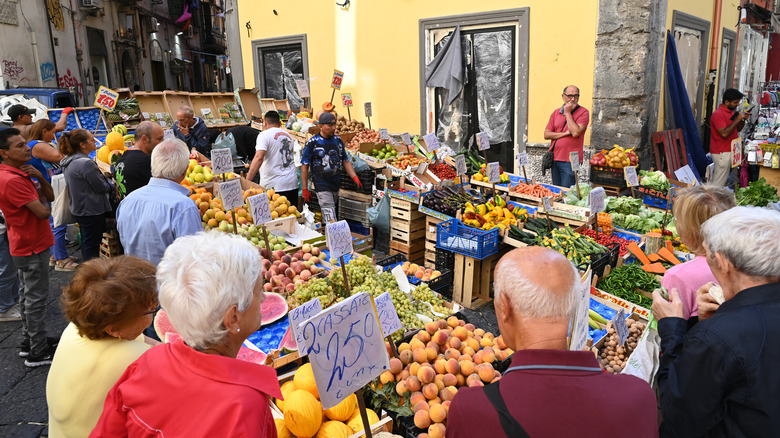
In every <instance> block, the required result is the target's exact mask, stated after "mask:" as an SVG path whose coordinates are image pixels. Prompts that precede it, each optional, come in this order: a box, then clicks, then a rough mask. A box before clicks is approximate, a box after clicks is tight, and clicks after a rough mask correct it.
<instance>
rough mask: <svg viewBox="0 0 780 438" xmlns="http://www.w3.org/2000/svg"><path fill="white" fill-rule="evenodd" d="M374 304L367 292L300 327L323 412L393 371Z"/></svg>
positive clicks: (331, 308) (333, 307) (325, 311)
mask: <svg viewBox="0 0 780 438" xmlns="http://www.w3.org/2000/svg"><path fill="white" fill-rule="evenodd" d="M372 301H373V300H372V299H371V295H369V294H367V293H365V292H364V293H360V294H357V295H353V296H351V297H349V298H347V299H346V300H344V301H342V302H340V303H338V304H336V305H334V306H331V307H329V308H328V309H326V310H324V311H322V312H320V313H318V314H317V315H315V316H314V317H312V318H310V319H308V320H306V321H304V322H303V323H301V324H300V325H299V326H298V331H299V332H300V333H301V334H302V336H303V345H304V350H305V352H306V354H307V355H308V356H309V361H310V362H311V366H312V371H313V372H314V381H315V382H316V383H317V389H318V391H319V393H320V401H321V402H322V408H323V409H329V408H332V407H333V406H336V405H337V404H339V403H340V402H341V401H343V400H344V399H345V398H347V397H349V395H350V394H352V393H354V392H355V391H357V390H358V389H360V388H362V387H363V386H365V385H367V384H368V383H369V382H371V380H373V379H374V378H376V377H377V376H378V375H380V374H381V373H382V372H383V371H385V370H387V369H389V368H390V360H389V357H388V355H387V350H386V349H385V339H384V337H383V336H382V330H381V329H380V328H379V324H378V322H377V315H376V311H375V310H374V304H373V302H372Z"/></svg>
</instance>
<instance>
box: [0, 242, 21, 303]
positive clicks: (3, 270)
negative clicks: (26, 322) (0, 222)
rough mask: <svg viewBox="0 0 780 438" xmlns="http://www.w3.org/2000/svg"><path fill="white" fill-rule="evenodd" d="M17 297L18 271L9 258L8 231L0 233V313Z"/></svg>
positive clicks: (12, 260)
mask: <svg viewBox="0 0 780 438" xmlns="http://www.w3.org/2000/svg"><path fill="white" fill-rule="evenodd" d="M17 298H19V271H18V270H17V269H16V265H15V264H14V259H12V258H11V252H10V248H9V246H8V233H3V234H0V313H2V312H7V311H8V309H10V308H11V307H12V306H13V305H14V303H15V302H16V299H17Z"/></svg>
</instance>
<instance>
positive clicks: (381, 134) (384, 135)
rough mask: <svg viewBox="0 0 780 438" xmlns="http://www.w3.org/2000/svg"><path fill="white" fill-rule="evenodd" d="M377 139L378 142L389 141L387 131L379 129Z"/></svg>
mask: <svg viewBox="0 0 780 438" xmlns="http://www.w3.org/2000/svg"><path fill="white" fill-rule="evenodd" d="M379 139H380V140H390V136H389V135H387V129H385V128H379Z"/></svg>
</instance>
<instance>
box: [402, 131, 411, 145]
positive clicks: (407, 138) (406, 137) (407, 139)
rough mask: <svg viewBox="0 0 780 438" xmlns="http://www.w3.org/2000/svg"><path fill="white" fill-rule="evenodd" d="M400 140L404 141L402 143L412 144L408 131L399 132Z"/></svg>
mask: <svg viewBox="0 0 780 438" xmlns="http://www.w3.org/2000/svg"><path fill="white" fill-rule="evenodd" d="M401 141H403V142H404V144H408V145H411V144H412V137H410V136H409V133H408V132H404V133H403V134H401Z"/></svg>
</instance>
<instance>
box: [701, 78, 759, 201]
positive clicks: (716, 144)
mask: <svg viewBox="0 0 780 438" xmlns="http://www.w3.org/2000/svg"><path fill="white" fill-rule="evenodd" d="M742 97H744V94H742V93H741V92H740V91H739V90H735V89H734V88H729V89H728V90H726V91H724V92H723V103H722V104H721V105H720V106H719V107H718V109H716V110H715V112H713V113H712V117H711V119H710V155H712V162H713V163H714V164H715V166H714V168H713V172H712V178H711V179H710V184H713V185H716V186H718V187H723V186H725V185H726V183H728V180H729V173H730V172H731V141H732V140H734V139H735V138H737V137H738V136H739V132H740V131H742V128H743V127H744V126H745V119H747V118H749V117H750V112H749V111H743V112H741V113H735V112H734V110H735V109H736V108H737V107H738V106H739V101H740V100H742Z"/></svg>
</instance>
